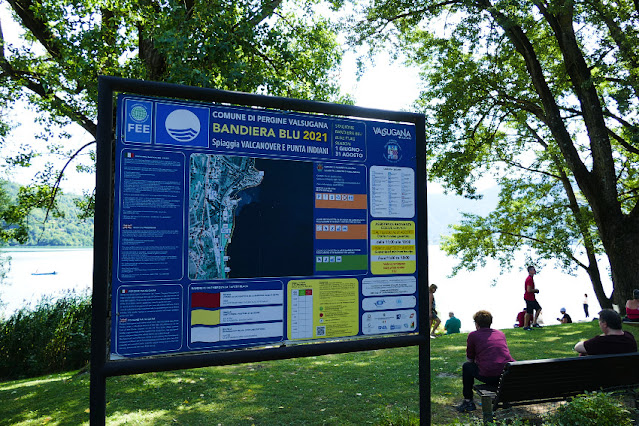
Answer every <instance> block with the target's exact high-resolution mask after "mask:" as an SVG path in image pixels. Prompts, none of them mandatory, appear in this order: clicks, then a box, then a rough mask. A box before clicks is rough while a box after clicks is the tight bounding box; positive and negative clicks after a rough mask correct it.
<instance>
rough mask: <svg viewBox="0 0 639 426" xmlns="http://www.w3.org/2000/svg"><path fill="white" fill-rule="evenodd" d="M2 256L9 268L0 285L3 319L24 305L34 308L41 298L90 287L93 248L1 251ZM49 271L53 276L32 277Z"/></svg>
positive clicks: (84, 289)
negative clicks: (8, 260) (8, 263)
mask: <svg viewBox="0 0 639 426" xmlns="http://www.w3.org/2000/svg"><path fill="white" fill-rule="evenodd" d="M2 255H3V257H6V256H10V257H11V269H10V270H9V274H8V275H7V278H6V279H5V280H4V282H3V283H2V285H0V300H2V302H3V303H5V304H6V305H5V306H4V307H3V309H0V312H3V313H4V314H5V316H9V315H10V314H11V313H13V312H14V311H15V310H17V309H19V308H20V307H22V306H24V305H28V304H31V306H35V304H36V303H37V302H38V301H39V300H40V299H41V297H42V296H43V295H51V296H54V297H57V296H60V295H63V294H64V293H65V292H68V291H72V290H75V291H76V292H80V291H89V290H90V289H91V287H92V285H93V284H92V283H93V249H92V248H18V249H3V250H2ZM48 272H55V275H32V274H34V273H36V274H37V273H48Z"/></svg>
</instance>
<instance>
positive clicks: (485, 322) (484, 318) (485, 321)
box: [473, 311, 493, 328]
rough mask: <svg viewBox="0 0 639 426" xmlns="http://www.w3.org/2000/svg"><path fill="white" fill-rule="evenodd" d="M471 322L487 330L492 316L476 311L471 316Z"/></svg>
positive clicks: (486, 312) (488, 313)
mask: <svg viewBox="0 0 639 426" xmlns="http://www.w3.org/2000/svg"><path fill="white" fill-rule="evenodd" d="M473 321H475V323H477V325H478V326H479V328H488V327H490V325H491V324H492V323H493V316H492V314H491V313H490V312H488V311H477V312H476V313H475V315H473Z"/></svg>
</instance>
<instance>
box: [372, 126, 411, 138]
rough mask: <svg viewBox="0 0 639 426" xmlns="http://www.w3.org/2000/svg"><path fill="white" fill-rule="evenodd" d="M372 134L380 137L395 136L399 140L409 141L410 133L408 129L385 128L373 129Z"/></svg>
mask: <svg viewBox="0 0 639 426" xmlns="http://www.w3.org/2000/svg"><path fill="white" fill-rule="evenodd" d="M373 132H374V133H375V134H376V135H381V136H395V137H397V138H400V139H410V137H411V135H410V131H409V130H408V129H388V128H386V127H373Z"/></svg>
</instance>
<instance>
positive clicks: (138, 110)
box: [129, 104, 149, 123]
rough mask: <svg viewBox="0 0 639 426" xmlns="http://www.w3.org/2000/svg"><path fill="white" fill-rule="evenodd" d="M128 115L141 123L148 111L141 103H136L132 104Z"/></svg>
mask: <svg viewBox="0 0 639 426" xmlns="http://www.w3.org/2000/svg"><path fill="white" fill-rule="evenodd" d="M129 115H130V116H131V119H133V121H137V122H138V123H141V122H143V121H145V120H146V119H147V117H148V116H149V113H148V111H147V110H146V108H144V106H143V105H139V104H138V105H133V108H131V111H130V112H129Z"/></svg>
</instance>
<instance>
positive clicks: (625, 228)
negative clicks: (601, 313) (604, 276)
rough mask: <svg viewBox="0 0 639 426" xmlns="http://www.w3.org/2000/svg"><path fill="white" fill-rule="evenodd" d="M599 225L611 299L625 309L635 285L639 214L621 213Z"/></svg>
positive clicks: (638, 268)
mask: <svg viewBox="0 0 639 426" xmlns="http://www.w3.org/2000/svg"><path fill="white" fill-rule="evenodd" d="M611 225H612V226H611ZM599 229H600V233H601V240H602V243H603V245H604V247H605V249H606V253H607V254H608V259H609V260H610V269H611V271H612V283H613V287H614V292H613V294H612V297H611V299H612V302H613V303H614V304H616V305H619V308H620V309H621V311H622V313H625V311H626V310H625V306H626V301H627V300H628V299H632V298H633V297H632V291H633V289H635V288H639V218H636V217H629V216H623V217H622V218H621V220H619V221H617V222H616V223H614V224H610V223H608V224H606V225H605V226H600V228H599Z"/></svg>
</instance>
